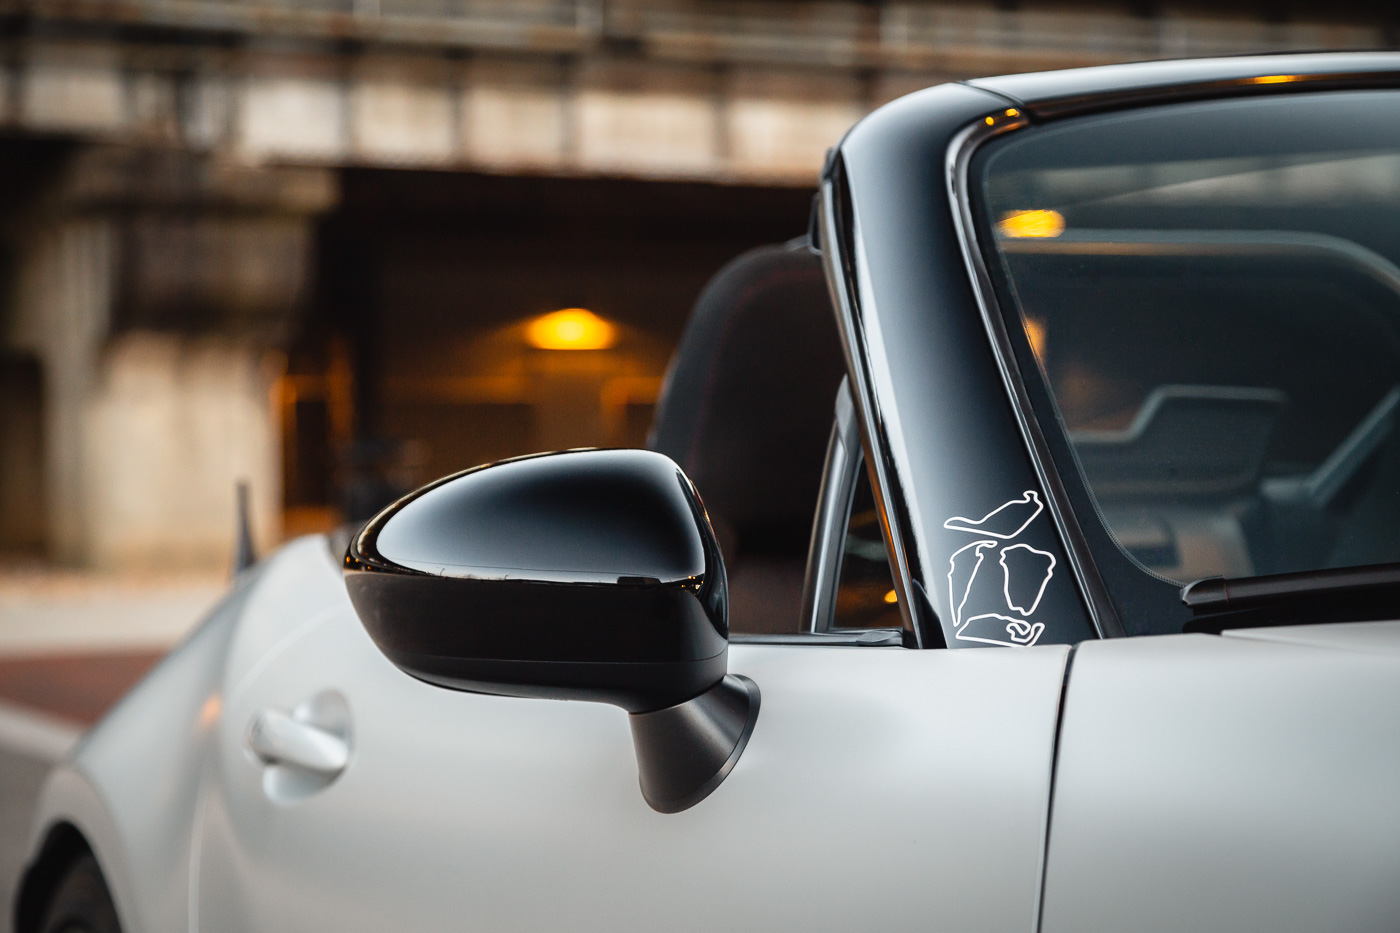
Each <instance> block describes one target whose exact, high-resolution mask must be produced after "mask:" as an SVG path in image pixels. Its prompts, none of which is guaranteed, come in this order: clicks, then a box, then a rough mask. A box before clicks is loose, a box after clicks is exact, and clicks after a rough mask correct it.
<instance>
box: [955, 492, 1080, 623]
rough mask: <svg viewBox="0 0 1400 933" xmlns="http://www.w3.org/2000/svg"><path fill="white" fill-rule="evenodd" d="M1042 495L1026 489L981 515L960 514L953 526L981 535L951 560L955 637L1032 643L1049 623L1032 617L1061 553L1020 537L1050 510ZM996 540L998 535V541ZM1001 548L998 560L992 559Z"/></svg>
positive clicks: (962, 548)
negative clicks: (1018, 539)
mask: <svg viewBox="0 0 1400 933" xmlns="http://www.w3.org/2000/svg"><path fill="white" fill-rule="evenodd" d="M1044 508H1045V506H1044V504H1043V503H1042V502H1041V501H1040V494H1039V493H1037V492H1035V491H1034V490H1029V489H1028V490H1026V492H1024V493H1023V494H1022V495H1021V496H1020V497H1019V498H1016V499H1012V500H1011V501H1009V502H1005V503H1003V504H1001V505H999V506H997V507H996V508H995V509H993V510H992V511H990V512H988V513H987V514H986V515H984V516H982V517H981V518H978V519H972V518H963V517H961V516H954V517H952V518H950V519H948V520H947V521H945V522H944V523H943V527H944V528H947V529H948V530H950V531H964V532H967V533H968V534H972V535H977V536H978V538H979V540H975V541H973V542H971V543H970V544H966V545H963V546H962V547H960V548H958V549H957V550H956V551H954V552H953V556H952V557H950V558H949V559H948V604H949V605H950V606H951V607H952V609H953V628H954V637H956V638H958V639H960V640H962V641H975V642H982V643H983V644H988V645H1006V646H1009V647H1013V648H1028V647H1030V646H1031V645H1034V644H1035V643H1036V642H1037V641H1039V640H1040V636H1041V635H1042V634H1043V633H1044V632H1045V623H1043V622H1036V621H1032V620H1031V618H1030V617H1031V616H1033V615H1034V614H1035V611H1036V609H1038V608H1040V600H1041V597H1042V596H1044V595H1045V588H1046V587H1047V586H1049V585H1050V580H1051V578H1052V577H1054V575H1055V555H1053V554H1051V553H1049V552H1048V551H1042V550H1040V549H1039V548H1035V547H1032V546H1031V545H1029V544H1026V543H1025V542H1020V541H1016V542H1014V543H1007V542H1013V541H1014V539H1016V538H1019V537H1020V536H1021V535H1022V533H1024V532H1025V531H1026V529H1027V528H1029V527H1030V526H1031V523H1032V522H1034V521H1035V520H1036V518H1037V517H1039V515H1040V513H1041V512H1042V511H1044ZM992 539H995V540H992ZM993 552H996V555H997V559H996V562H995V563H993V562H992V561H991V560H990V559H989V558H990V556H991V554H992V553H993Z"/></svg>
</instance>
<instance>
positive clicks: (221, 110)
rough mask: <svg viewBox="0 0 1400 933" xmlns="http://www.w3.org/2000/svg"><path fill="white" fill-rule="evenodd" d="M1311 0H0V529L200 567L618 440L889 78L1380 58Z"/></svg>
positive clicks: (802, 201)
mask: <svg viewBox="0 0 1400 933" xmlns="http://www.w3.org/2000/svg"><path fill="white" fill-rule="evenodd" d="M1397 17H1400V13H1397V11H1396V9H1395V8H1394V7H1391V8H1390V9H1389V11H1388V12H1384V13H1376V12H1372V11H1370V10H1369V9H1368V7H1367V6H1364V5H1356V6H1354V7H1353V6H1348V5H1347V4H1345V3H1341V4H1338V3H1330V4H1322V3H1309V4H1293V5H1288V4H1264V3H1244V2H1220V3H1215V4H1209V5H1205V4H1202V5H1199V6H1196V7H1190V6H1185V7H1178V6H1176V5H1172V4H1165V3H1163V4H1156V3H1142V2H1122V3H1116V4H1115V3H1102V4H1097V5H1075V6H1071V5H1064V4H1051V3H1040V2H1032V0H1025V2H1007V3H982V4H976V3H956V4H955V3H919V2H880V0H873V2H872V0H863V2H846V0H833V2H820V3H808V2H796V0H733V2H730V0H713V2H711V0H692V2H681V0H527V2H518V3H513V2H505V0H120V2H118V0H0V173H2V174H0V553H2V554H4V555H5V557H6V558H7V562H8V563H14V561H13V560H9V559H10V558H16V557H18V558H23V559H29V560H34V561H45V562H51V563H56V564H60V565H67V566H73V567H86V568H98V569H108V570H110V569H140V568H153V567H159V568H189V569H192V570H200V569H205V570H207V569H209V568H224V567H227V563H228V560H229V554H230V549H231V546H232V543H233V522H234V519H233V512H234V507H233V503H234V485H235V482H237V481H239V480H246V481H247V482H248V483H249V484H250V487H251V490H252V502H253V506H254V507H253V516H252V517H253V526H254V530H255V533H256V536H257V538H258V540H259V542H260V543H261V545H262V546H263V547H266V546H268V545H270V544H273V543H275V542H276V541H277V540H280V539H281V538H283V537H285V536H288V535H291V534H294V533H298V532H301V531H306V530H316V529H323V528H327V527H330V526H332V525H334V524H336V523H337V522H339V521H341V520H343V519H345V518H347V517H355V516H357V515H360V514H363V513H365V512H366V511H367V510H370V509H372V508H374V507H375V506H377V505H379V504H382V502H383V501H384V500H385V499H386V498H387V497H390V496H392V495H393V494H394V493H395V492H396V491H398V490H402V489H406V488H409V487H411V486H413V485H416V484H418V483H421V482H424V481H426V480H428V479H431V478H433V477H436V476H439V475H442V474H445V473H448V472H452V471H454V470H458V469H462V468H464V467H467V466H471V465H473V464H476V463H480V462H483V461H488V460H492V459H496V458H500V457H505V456H510V455H514V454H520V453H525V452H530V451H534V450H542V449H553V448H560V447H570V446H580V445H639V444H642V443H643V442H644V438H645V432H646V428H647V425H648V423H649V421H650V417H651V411H652V406H653V405H654V403H655V400H656V397H657V394H658V392H659V390H660V386H661V381H662V378H663V375H664V371H665V366H666V362H667V358H668V355H669V353H670V350H671V348H672V347H673V345H674V344H675V342H676V340H677V338H678V336H679V334H680V331H681V328H682V327H683V325H684V322H685V319H686V315H687V313H688V311H689V309H690V306H691V304H692V302H693V301H694V299H695V296H696V294H697V292H698V291H699V289H700V288H701V286H702V285H703V283H704V282H705V280H706V279H707V278H708V277H709V275H710V274H711V273H713V272H714V271H715V270H716V269H717V268H718V267H719V266H720V265H722V264H723V263H724V262H725V261H726V260H727V259H729V258H731V257H732V256H734V255H736V254H738V253H739V252H741V251H742V250H744V249H746V248H748V247H750V246H754V245H758V244H761V243H769V242H775V241H780V240H784V239H788V238H790V237H793V236H796V235H799V234H801V233H802V232H803V231H804V230H805V227H806V222H807V214H808V209H809V204H810V198H811V192H812V188H813V185H814V183H815V180H816V175H817V171H818V169H819V167H820V165H821V161H822V158H823V154H824V152H825V150H826V148H827V147H828V146H829V145H831V144H832V143H833V142H834V141H835V140H837V139H838V138H839V137H840V135H841V134H842V133H843V132H844V131H845V129H846V128H847V127H848V126H850V124H851V123H853V122H854V121H855V120H856V119H858V118H859V117H860V116H861V115H862V114H864V113H866V112H868V111H870V110H871V109H873V108H875V107H877V106H879V105H880V104H882V103H884V102H886V101H888V100H891V99H893V98H895V97H897V96H899V95H901V94H904V93H907V92H909V91H912V90H915V89H917V88H921V87H925V86H928V85H932V84H937V83H940V82H944V81H949V80H957V79H961V78H966V77H971V76H975V75H983V74H992V73H1001V72H1010V71H1026V70H1036V69H1048V68H1060V67H1071V66H1078V65H1088V64H1095V63H1105V62H1115V61H1127V60H1137V59H1150V58H1170V57H1181V56H1197V55H1215V54H1233V53H1242V52H1260V51H1279V50H1295V49H1344V48H1381V47H1393V46H1394V45H1395V44H1396V42H1397V37H1400V18H1397Z"/></svg>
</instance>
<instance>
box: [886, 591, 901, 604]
mask: <svg viewBox="0 0 1400 933" xmlns="http://www.w3.org/2000/svg"><path fill="white" fill-rule="evenodd" d="M885 602H887V603H890V604H891V605H893V604H894V603H897V602H899V595H898V594H897V593H895V591H894V590H890V591H889V592H888V593H886V594H885Z"/></svg>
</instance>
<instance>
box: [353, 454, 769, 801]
mask: <svg viewBox="0 0 1400 933" xmlns="http://www.w3.org/2000/svg"><path fill="white" fill-rule="evenodd" d="M345 581H346V586H347V588H348V590H349V593H350V599H351V601H352V602H353V603H354V605H355V610H356V612H357V613H358V614H359V616H360V620H361V622H362V623H363V624H364V626H365V629H366V630H367V631H368V632H369V635H370V637H371V638H372V639H373V640H374V643H375V644H376V645H377V646H378V647H379V649H380V650H381V651H383V652H384V654H385V655H386V656H387V657H388V658H389V660H390V661H392V662H393V663H394V664H395V665H397V666H398V667H399V668H400V669H402V670H403V671H405V672H406V673H408V674H410V675H412V676H414V677H417V678H419V679H420V680H425V681H428V682H429V683H433V684H437V685H439V686H442V687H449V688H451V689H455V690H467V691H471V692H474V693H488V694H496V695H501V696H516V697H550V698H554V699H565V700H591V701H596V702H603V703H612V704H614V705H616V706H620V707H622V708H623V709H625V710H627V711H628V712H629V713H631V714H632V715H631V717H630V719H631V723H632V734H633V739H634V742H635V746H636V751H637V761H638V765H639V767H640V770H641V784H642V792H643V794H644V796H645V797H646V799H647V802H648V803H650V804H651V805H652V806H653V807H654V808H656V809H658V810H661V811H663V812H674V811H676V810H682V809H685V808H686V807H689V806H692V805H693V804H695V803H697V802H699V801H700V800H701V799H703V798H704V797H705V796H706V795H708V794H709V793H710V791H712V790H713V789H714V788H715V787H716V786H718V784H719V782H720V781H721V780H723V779H724V777H725V775H727V774H728V772H729V770H730V769H731V768H732V767H733V766H734V763H735V762H736V761H737V760H738V758H739V755H740V753H741V752H742V751H743V748H744V745H745V743H746V742H747V741H748V736H749V734H750V732H752V730H753V724H754V721H755V719H756V718H757V715H758V688H757V687H756V686H755V685H754V684H753V682H752V681H750V680H748V679H747V678H742V677H734V676H726V674H725V671H726V665H727V660H728V648H729V601H728V592H727V584H726V579H725V572H724V561H723V559H722V558H721V556H720V552H719V545H718V544H717V543H716V541H715V536H714V531H713V530H712V529H711V528H710V522H709V519H708V518H707V517H706V515H705V510H704V507H703V506H702V505H701V503H700V498H699V496H698V495H697V494H696V492H695V488H694V486H692V485H691V483H690V480H689V479H687V478H686V476H685V474H684V473H683V472H682V471H681V469H680V467H678V466H676V464H675V463H674V462H672V461H671V460H670V459H669V458H667V457H665V456H663V455H661V454H657V453H651V452H648V451H641V450H577V451H566V452H563V453H557V454H541V455H537V456H533V457H522V458H519V459H515V460H506V461H502V462H501V463H496V464H491V465H488V466H484V467H478V468H476V469H472V470H467V471H465V472H463V473H457V474H455V475H453V476H449V477H446V478H445V479H441V480H438V481H437V482H435V483H432V484H430V485H428V486H425V487H423V488H422V489H420V490H418V491H417V492H414V493H412V494H411V495H409V496H407V497H405V498H403V499H401V500H399V501H398V502H396V503H394V504H393V505H392V506H390V507H389V508H387V509H385V510H384V511H383V512H381V513H380V514H379V515H377V516H375V518H374V519H372V520H371V521H370V522H369V524H368V525H366V526H365V527H364V529H363V530H362V531H360V533H359V534H357V535H356V536H355V537H354V538H352V539H351V542H350V547H349V550H348V552H347V553H346V555H345Z"/></svg>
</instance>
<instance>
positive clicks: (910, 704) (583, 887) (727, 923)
mask: <svg viewBox="0 0 1400 933" xmlns="http://www.w3.org/2000/svg"><path fill="white" fill-rule="evenodd" d="M306 553H308V554H309V553H312V552H309V551H308V552H306ZM300 570H301V572H303V573H305V574H307V575H308V576H315V577H316V578H317V580H318V585H320V581H325V580H326V579H327V577H332V578H333V577H336V576H338V574H339V568H338V566H337V564H336V563H335V562H334V560H333V559H332V558H331V556H330V554H329V551H327V552H326V553H325V555H323V556H322V557H321V558H320V559H319V562H318V563H315V564H314V565H313V563H312V562H310V561H307V562H306V566H304V567H302V568H300ZM259 611H274V610H273V609H271V608H266V607H265V608H264V609H262V610H259ZM250 621H251V622H256V620H250ZM815 641H816V638H815V637H812V638H809V639H806V640H804V639H803V638H802V637H800V636H798V637H794V638H793V639H792V643H789V644H742V643H736V644H734V645H732V646H731V649H730V670H731V672H733V673H738V674H744V675H746V676H748V677H750V678H752V679H753V680H754V681H755V682H756V683H757V684H758V686H759V689H760V690H761V691H762V706H761V711H760V713H759V718H758V722H757V726H756V728H755V730H754V733H753V736H752V738H751V740H750V742H749V745H748V747H747V749H746V750H745V752H744V754H743V756H742V758H741V759H740V760H739V762H738V764H737V766H736V767H735V769H734V771H733V772H732V773H731V774H730V775H729V777H728V778H727V779H726V780H725V781H724V783H723V784H721V785H720V787H719V788H718V789H717V790H716V791H715V792H714V793H713V794H712V795H711V796H710V797H708V798H706V799H704V800H703V801H701V802H700V803H699V804H698V805H696V806H694V807H692V808H691V809H689V810H685V811H683V812H680V813H675V814H669V815H666V814H661V813H658V812H655V811H653V810H652V809H650V808H649V807H648V806H647V804H646V803H645V802H644V801H643V799H642V795H641V793H640V791H639V789H638V786H637V766H636V763H635V760H634V756H633V749H632V743H631V741H630V739H629V734H628V726H627V723H626V721H625V714H624V713H622V712H621V711H620V710H618V709H615V708H612V707H609V706H604V705H600V704H591V703H579V702H558V701H548V700H536V699H513V698H502V697H490V696H481V695H474V694H468V693H460V692H453V691H449V690H445V689H441V688H438V687H435V686H431V685H428V684H425V683H421V682H419V681H416V680H414V679H412V678H410V677H408V676H407V675H405V674H403V673H402V672H400V671H399V670H398V669H396V668H395V667H394V666H393V665H392V664H391V663H390V662H389V661H388V660H386V659H385V658H384V657H383V655H381V654H380V653H379V651H378V650H377V649H376V648H375V646H374V645H373V643H372V642H371V641H370V639H369V638H368V636H367V635H366V633H365V631H364V629H363V628H362V626H361V625H360V623H359V621H358V620H357V618H356V617H355V614H354V611H353V609H352V607H351V605H350V603H349V601H348V599H344V600H340V601H339V602H338V604H337V605H336V606H334V607H328V608H327V610H326V611H325V612H324V613H323V615H322V617H321V618H320V620H319V621H316V622H314V623H312V624H309V625H305V626H304V627H303V628H302V629H301V630H300V631H299V632H298V633H297V634H296V635H294V636H293V637H291V638H290V639H289V640H288V642H287V643H286V644H284V645H283V646H282V647H281V648H280V649H279V650H277V651H276V652H275V653H273V654H272V655H270V656H269V657H268V658H266V659H265V660H264V661H263V662H262V665H261V668H260V670H259V671H257V672H256V673H255V674H253V675H250V676H249V677H247V678H245V679H244V683H243V684H242V685H241V686H240V687H239V688H238V689H237V690H236V691H235V692H232V693H230V695H229V697H228V698H227V700H226V703H225V708H224V711H223V715H222V719H221V724H220V727H219V740H218V743H217V746H218V750H217V754H216V755H215V757H214V759H213V760H212V761H211V763H210V769H209V773H208V775H207V779H206V785H205V794H204V801H203V805H202V815H201V820H200V823H199V826H198V827H197V829H196V832H197V834H198V842H197V845H196V850H197V852H198V858H199V865H198V868H197V871H196V872H195V873H194V874H195V876H196V879H197V880H196V885H195V891H194V892H193V894H192V897H193V898H194V902H193V904H192V912H193V913H194V915H195V917H196V918H197V922H198V928H199V929H201V930H204V931H210V933H212V931H229V933H234V931H260V933H262V931H277V930H306V929H337V930H345V931H355V930H364V931H370V930H375V931H379V930H383V929H386V928H390V927H393V928H400V929H440V928H461V927H468V928H471V929H477V930H483V931H508V930H526V929H529V930H542V929H563V928H569V929H582V930H592V929H596V930H599V931H604V930H606V931H609V933H617V931H631V930H635V931H650V930H654V929H662V928H664V929H673V930H713V929H730V930H746V929H752V930H760V929H763V930H771V929H773V928H775V927H783V928H800V929H804V930H842V931H846V930H850V929H852V928H871V927H876V926H878V927H879V928H882V929H893V930H901V929H907V930H914V929H919V930H923V929H927V928H928V927H929V926H930V925H936V926H940V927H947V928H950V929H972V928H975V929H979V930H1008V931H1013V930H1014V931H1024V930H1030V929H1032V928H1033V926H1034V919H1035V913H1036V903H1037V897H1038V884H1039V878H1040V866H1041V857H1042V853H1043V851H1044V846H1043V832H1044V821H1045V816H1046V806H1047V801H1048V794H1049V775H1050V768H1051V760H1052V749H1053V742H1054V731H1055V721H1056V716H1057V710H1058V704H1059V693H1060V688H1061V683H1062V680H1063V675H1064V664H1065V658H1066V654H1067V651H1068V649H1067V648H1065V647H1063V646H1054V645H1049V646H1042V647H1037V648H1032V649H1026V650H1018V651H936V650H934V651H914V650H908V649H904V648H900V647H860V646H844V647H841V646H831V645H825V644H817V643H814V642H815ZM268 711H272V713H273V714H274V715H275V714H279V713H280V714H282V715H284V716H287V717H289V718H290V719H291V720H292V721H296V720H297V719H298V717H300V719H301V720H307V721H319V723H320V725H321V726H322V727H323V734H325V733H324V730H325V729H329V730H331V731H332V732H338V734H339V735H340V736H342V737H343V738H344V739H345V740H346V745H347V747H348V763H347V764H345V766H344V768H343V769H342V770H341V771H340V772H339V773H338V774H334V775H327V774H325V773H320V772H307V771H300V772H299V770H298V768H296V767H295V766H289V765H287V764H276V763H273V764H269V763H268V762H267V761H266V760H264V759H263V758H260V757H259V756H258V755H256V754H254V753H253V752H252V750H251V748H250V744H249V743H250V725H251V724H252V723H253V722H254V720H255V719H256V718H257V717H258V716H259V715H260V714H266V713H267V712H268ZM317 717H321V718H320V720H317ZM327 717H329V718H327Z"/></svg>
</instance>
